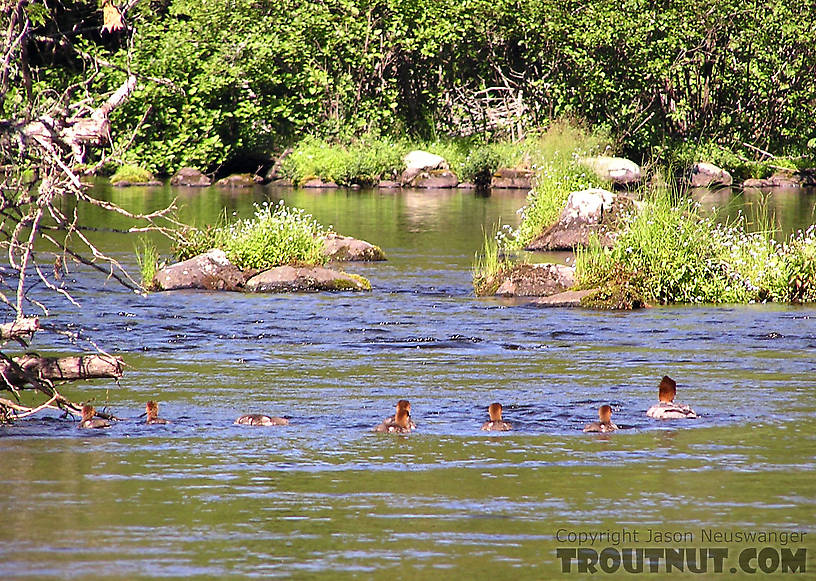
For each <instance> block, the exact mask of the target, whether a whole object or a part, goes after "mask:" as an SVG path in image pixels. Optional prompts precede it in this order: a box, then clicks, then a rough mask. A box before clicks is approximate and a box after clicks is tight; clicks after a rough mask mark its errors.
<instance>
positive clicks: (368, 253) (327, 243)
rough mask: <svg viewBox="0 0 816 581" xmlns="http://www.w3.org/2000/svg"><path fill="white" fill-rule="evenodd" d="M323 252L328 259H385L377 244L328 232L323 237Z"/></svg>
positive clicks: (346, 260)
mask: <svg viewBox="0 0 816 581" xmlns="http://www.w3.org/2000/svg"><path fill="white" fill-rule="evenodd" d="M323 243H324V249H323V254H324V255H326V256H327V257H328V258H329V259H330V260H336V261H344V262H352V261H377V260H385V259H386V258H385V253H384V252H383V251H382V249H381V248H380V247H379V246H374V245H373V244H370V243H369V242H366V241H365V240H358V239H356V238H351V237H349V236H341V235H340V234H335V233H334V232H330V233H329V234H327V235H326V236H325V238H324V239H323Z"/></svg>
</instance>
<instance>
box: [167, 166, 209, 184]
mask: <svg viewBox="0 0 816 581" xmlns="http://www.w3.org/2000/svg"><path fill="white" fill-rule="evenodd" d="M211 183H212V180H210V178H209V177H207V176H206V175H204V174H203V173H201V171H199V170H197V169H196V168H194V167H183V168H181V169H180V170H178V171H177V172H176V175H174V176H173V177H172V178H170V185H171V186H185V187H191V188H205V187H207V186H209V185H210V184H211Z"/></svg>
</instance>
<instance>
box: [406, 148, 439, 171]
mask: <svg viewBox="0 0 816 581" xmlns="http://www.w3.org/2000/svg"><path fill="white" fill-rule="evenodd" d="M402 161H403V162H404V163H405V169H424V170H430V169H448V168H449V166H448V162H447V161H445V158H444V157H442V156H441V155H436V154H435V153H429V152H427V151H422V150H419V149H415V150H414V151H411V152H410V153H408V154H407V155H406V156H405V157H404V158H402Z"/></svg>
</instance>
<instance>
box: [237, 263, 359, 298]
mask: <svg viewBox="0 0 816 581" xmlns="http://www.w3.org/2000/svg"><path fill="white" fill-rule="evenodd" d="M246 290H248V291H249V292H258V293H283V292H314V291H348V290H350V291H367V290H371V284H370V283H369V282H368V281H367V280H366V279H364V278H363V277H361V276H356V275H350V274H346V273H345V272H339V271H336V270H331V269H328V268H323V267H321V266H314V267H295V266H278V267H275V268H271V269H269V270H265V271H264V272H262V273H260V274H258V275H256V276H253V277H252V278H251V279H249V280H248V281H247V283H246Z"/></svg>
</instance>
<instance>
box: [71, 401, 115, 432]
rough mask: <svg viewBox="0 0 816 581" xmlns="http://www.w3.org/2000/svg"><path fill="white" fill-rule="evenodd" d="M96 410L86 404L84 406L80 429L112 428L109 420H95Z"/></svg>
mask: <svg viewBox="0 0 816 581" xmlns="http://www.w3.org/2000/svg"><path fill="white" fill-rule="evenodd" d="M94 415H96V409H94V406H92V405H88V404H85V405H84V406H82V421H80V422H79V427H80V428H83V429H86V428H87V429H97V428H110V427H111V423H110V422H109V421H108V420H103V419H102V418H95V417H94Z"/></svg>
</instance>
